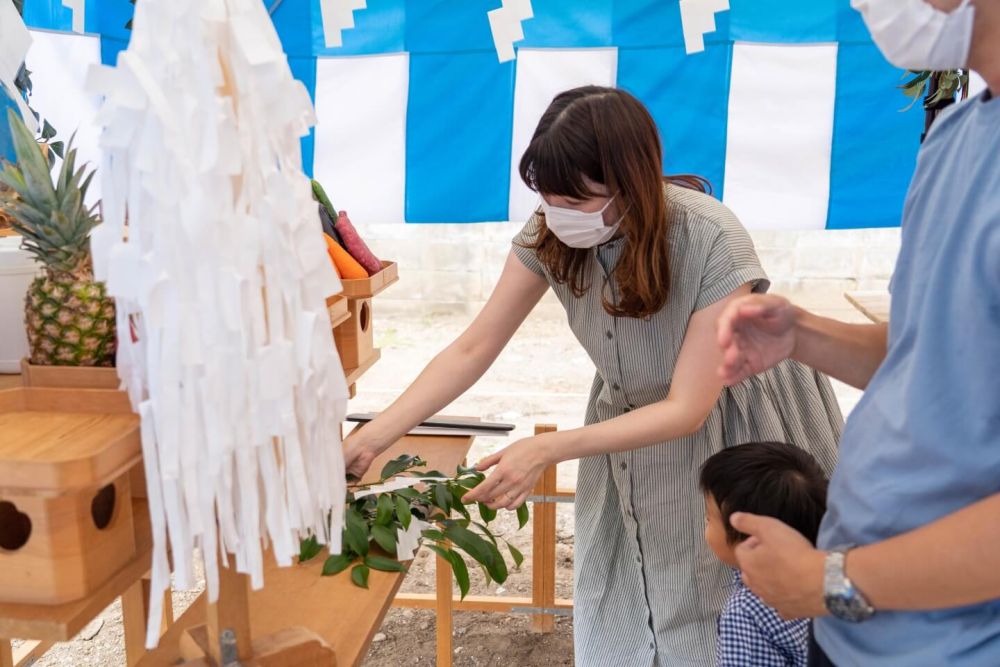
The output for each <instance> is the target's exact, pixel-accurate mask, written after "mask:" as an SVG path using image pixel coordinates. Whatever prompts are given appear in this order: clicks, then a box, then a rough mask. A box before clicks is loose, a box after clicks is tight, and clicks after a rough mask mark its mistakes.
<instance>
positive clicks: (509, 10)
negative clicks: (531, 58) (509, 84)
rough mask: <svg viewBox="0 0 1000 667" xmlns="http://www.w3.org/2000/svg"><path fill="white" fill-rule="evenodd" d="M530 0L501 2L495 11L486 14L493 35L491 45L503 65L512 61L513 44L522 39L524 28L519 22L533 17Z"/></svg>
mask: <svg viewBox="0 0 1000 667" xmlns="http://www.w3.org/2000/svg"><path fill="white" fill-rule="evenodd" d="M534 15H535V14H534V12H533V11H532V9H531V0H503V1H502V3H501V6H500V7H498V8H497V9H491V10H490V11H488V12H486V16H487V18H488V19H489V22H490V32H491V33H492V34H493V45H494V46H495V47H496V50H497V59H498V60H499V61H500V62H502V63H504V62H507V61H509V60H514V58H515V53H514V42H519V41H521V40H522V39H524V28H523V26H522V25H521V21H524V20H527V19H530V18H532V17H533V16H534Z"/></svg>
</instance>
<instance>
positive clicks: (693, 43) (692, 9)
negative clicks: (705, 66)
mask: <svg viewBox="0 0 1000 667" xmlns="http://www.w3.org/2000/svg"><path fill="white" fill-rule="evenodd" d="M680 5H681V25H682V27H683V30H684V50H685V51H686V52H687V53H688V54H691V53H700V52H702V51H704V50H705V34H706V33H709V32H715V15H716V13H718V12H723V11H726V10H728V9H729V0H680Z"/></svg>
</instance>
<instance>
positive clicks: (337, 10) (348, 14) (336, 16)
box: [319, 0, 367, 49]
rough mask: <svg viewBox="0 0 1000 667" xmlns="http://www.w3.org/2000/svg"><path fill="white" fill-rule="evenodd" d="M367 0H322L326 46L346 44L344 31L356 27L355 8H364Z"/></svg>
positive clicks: (321, 15)
mask: <svg viewBox="0 0 1000 667" xmlns="http://www.w3.org/2000/svg"><path fill="white" fill-rule="evenodd" d="M366 6H367V2H366V0H320V3H319V11H320V18H322V20H323V40H324V43H325V44H326V48H328V49H329V48H334V47H339V46H343V45H344V37H343V34H342V33H343V31H344V30H347V29H349V28H353V27H354V10H355V9H364V8H365V7H366Z"/></svg>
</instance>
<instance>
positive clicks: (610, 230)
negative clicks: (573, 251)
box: [541, 197, 620, 248]
mask: <svg viewBox="0 0 1000 667" xmlns="http://www.w3.org/2000/svg"><path fill="white" fill-rule="evenodd" d="M614 199H615V198H614V197H612V198H611V199H609V200H608V203H607V204H605V205H604V207H603V208H602V209H601V210H600V211H594V212H593V213H584V212H583V211H577V210H576V209H572V208H561V207H559V206H550V205H549V203H548V202H547V201H545V198H544V197H543V198H542V201H541V206H542V213H544V214H545V225H546V226H547V227H548V228H549V229H550V230H551V231H552V233H553V234H555V235H556V237H557V238H558V239H559V240H560V241H562V242H563V243H565V244H566V245H568V246H569V247H570V248H593V247H594V246H598V245H601V244H602V243H604V242H605V241H607V240H609V239H610V238H611V237H613V236H614V235H615V234H616V233H618V224H619V223H618V222H616V223H615V224H613V225H611V226H606V225H605V224H604V211H605V210H607V208H608V207H609V206H611V202H613V201H614ZM619 222H620V221H619Z"/></svg>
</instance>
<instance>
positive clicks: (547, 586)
mask: <svg viewBox="0 0 1000 667" xmlns="http://www.w3.org/2000/svg"><path fill="white" fill-rule="evenodd" d="M555 430H556V427H555V426H554V425H551V424H538V425H537V426H535V435H540V434H542V433H549V432H552V431H555ZM555 494H556V467H555V466H549V467H548V468H546V469H545V472H543V473H542V478H541V479H540V480H538V484H537V485H536V486H535V495H536V496H543V497H553V496H555ZM532 520H533V522H534V525H533V526H532V538H531V553H532V556H531V557H532V573H531V575H532V584H531V599H532V602H533V605H534V606H535V607H536V608H539V609H552V608H553V607H554V606H555V603H556V504H555V503H553V502H538V503H535V505H534V508H533V511H532ZM555 627H556V619H555V616H553V615H552V614H536V615H535V616H533V617H532V619H531V630H532V632H552V631H553V630H555Z"/></svg>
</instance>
